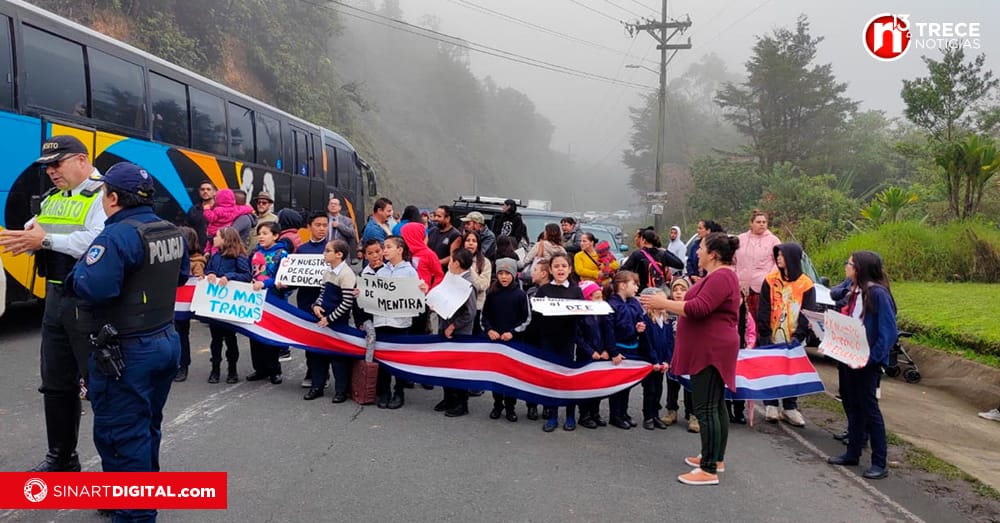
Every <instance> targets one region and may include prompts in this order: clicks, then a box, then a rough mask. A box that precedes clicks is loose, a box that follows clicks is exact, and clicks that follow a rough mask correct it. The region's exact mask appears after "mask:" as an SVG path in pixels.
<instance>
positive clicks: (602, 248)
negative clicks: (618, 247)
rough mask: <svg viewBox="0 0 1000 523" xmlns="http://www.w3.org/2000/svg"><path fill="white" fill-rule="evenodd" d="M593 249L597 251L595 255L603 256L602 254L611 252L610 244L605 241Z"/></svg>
mask: <svg viewBox="0 0 1000 523" xmlns="http://www.w3.org/2000/svg"><path fill="white" fill-rule="evenodd" d="M595 248H596V249H597V253H598V254H604V253H607V252H611V244H610V243H608V241H607V240H604V241H602V242H600V243H598V244H597V246H596V247H595Z"/></svg>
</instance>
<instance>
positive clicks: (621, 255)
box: [580, 223, 628, 263]
mask: <svg viewBox="0 0 1000 523" xmlns="http://www.w3.org/2000/svg"><path fill="white" fill-rule="evenodd" d="M580 230H582V231H583V232H589V233H591V234H593V235H594V236H595V237H596V238H597V243H601V242H603V241H606V242H608V245H610V246H611V250H612V252H614V254H615V258H618V263H621V262H623V261H625V253H626V252H628V245H625V244H623V243H621V242H620V241H619V240H618V239H617V237H616V236H615V233H614V232H613V231H611V230H610V229H608V228H606V227H602V226H600V225H596V224H592V223H585V224H583V225H581V226H580Z"/></svg>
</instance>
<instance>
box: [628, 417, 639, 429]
mask: <svg viewBox="0 0 1000 523" xmlns="http://www.w3.org/2000/svg"><path fill="white" fill-rule="evenodd" d="M625 421H627V422H628V424H629V425H631V426H632V428H633V429H634V428H636V427H638V426H639V424H638V423H636V422H635V420H634V419H632V416H629V415H628V414H626V415H625Z"/></svg>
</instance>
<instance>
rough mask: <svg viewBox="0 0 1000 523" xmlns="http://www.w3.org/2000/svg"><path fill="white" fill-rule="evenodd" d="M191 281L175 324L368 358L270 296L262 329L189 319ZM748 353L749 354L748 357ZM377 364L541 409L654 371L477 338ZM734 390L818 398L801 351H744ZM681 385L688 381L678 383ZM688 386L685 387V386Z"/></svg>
mask: <svg viewBox="0 0 1000 523" xmlns="http://www.w3.org/2000/svg"><path fill="white" fill-rule="evenodd" d="M195 282H197V280H196V279H192V280H191V281H190V282H188V284H187V285H184V286H182V287H179V288H178V289H177V301H176V303H175V305H174V313H175V317H176V318H178V319H190V318H191V317H192V316H193V317H194V318H197V319H199V320H200V321H205V322H211V321H217V322H224V323H226V324H227V325H228V326H229V327H232V328H233V329H234V330H236V331H237V332H240V333H242V334H244V335H246V336H248V337H250V338H253V339H256V340H258V341H261V342H265V343H270V344H278V345H288V346H291V347H296V348H299V349H303V350H309V351H314V352H321V353H326V354H333V355H338V356H348V357H351V358H356V359H362V358H364V357H365V348H366V344H365V332H364V331H362V330H359V329H355V328H352V327H341V326H335V327H320V326H319V325H317V324H316V318H315V317H313V316H312V315H310V314H309V313H307V312H304V311H301V310H299V309H298V307H295V306H293V305H291V304H289V303H287V302H285V301H284V300H281V299H280V298H277V297H275V296H273V295H272V294H271V293H268V295H267V298H266V300H265V303H264V304H263V306H262V308H263V311H262V315H261V319H260V321H258V322H256V323H253V324H247V323H236V322H228V321H225V320H216V319H208V318H202V317H199V316H197V315H195V314H193V313H192V312H191V308H190V305H191V301H192V298H193V295H194V288H195ZM751 353H752V354H751ZM374 359H375V361H377V362H378V363H379V364H380V365H385V366H386V367H388V368H389V369H390V371H391V372H392V373H393V374H395V375H397V376H400V377H402V378H404V379H407V380H410V381H415V382H418V383H425V384H429V385H438V386H442V387H454V388H464V389H472V390H489V391H495V392H499V393H502V394H504V395H510V396H514V397H517V398H519V399H523V400H526V401H529V402H535V403H541V404H543V405H565V404H569V403H575V402H577V401H579V400H583V399H587V398H602V397H606V396H609V395H611V394H613V393H615V392H618V391H620V390H624V389H627V388H629V387H632V386H634V385H636V384H638V383H639V382H640V381H642V378H644V377H645V376H646V375H647V374H648V373H649V372H650V371H652V365H651V364H650V363H647V362H645V361H639V360H625V361H623V362H621V364H619V365H614V364H612V363H611V362H610V361H597V362H590V361H588V362H566V361H562V360H559V359H556V358H554V357H553V356H552V355H551V354H548V353H546V352H543V351H541V350H539V349H537V348H536V347H533V346H531V345H528V344H525V343H520V342H494V341H490V340H488V339H486V338H485V337H481V336H455V337H454V338H452V339H450V340H448V339H444V338H442V337H441V336H436V335H420V336H417V335H404V336H384V337H380V338H379V339H378V340H376V342H375V350H374ZM736 372H737V390H736V393H735V394H732V393H731V392H730V391H727V395H732V399H751V400H756V399H775V398H782V397H788V396H803V395H806V394H812V393H815V392H821V391H822V390H823V383H822V382H821V381H820V380H819V375H818V374H817V373H816V370H815V369H814V368H813V367H812V364H811V363H810V362H809V358H808V356H807V355H806V353H805V350H804V349H803V348H802V347H801V346H799V347H797V348H793V347H791V346H788V345H771V346H767V347H761V348H758V349H754V350H751V351H747V350H741V351H740V359H739V361H738V362H737V367H736ZM682 381H685V380H684V379H683V378H682ZM685 386H689V384H686V385H685Z"/></svg>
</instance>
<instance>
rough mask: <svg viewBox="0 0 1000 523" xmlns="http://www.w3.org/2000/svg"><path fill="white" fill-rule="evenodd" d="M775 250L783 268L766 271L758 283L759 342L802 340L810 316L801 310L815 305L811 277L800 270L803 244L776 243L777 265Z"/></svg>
mask: <svg viewBox="0 0 1000 523" xmlns="http://www.w3.org/2000/svg"><path fill="white" fill-rule="evenodd" d="M778 253H781V255H782V256H783V257H784V258H785V268H784V269H780V268H776V269H774V270H773V271H771V272H770V273H768V274H767V276H765V277H764V282H763V284H762V285H761V291H760V306H759V308H758V309H757V313H756V319H757V322H756V323H757V340H758V341H757V344H758V345H770V344H771V343H788V342H791V341H792V340H793V339H796V340H804V339H805V338H806V336H807V335H808V333H809V320H808V319H806V317H805V315H804V314H800V312H801V311H802V309H807V310H814V309H815V308H816V289H815V287H814V285H813V281H812V280H811V279H810V278H809V276H806V275H805V273H803V272H802V247H800V246H799V244H797V243H782V244H778V245H777V246H775V247H774V249H773V260H774V262H775V264H776V265H777V260H778Z"/></svg>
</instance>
